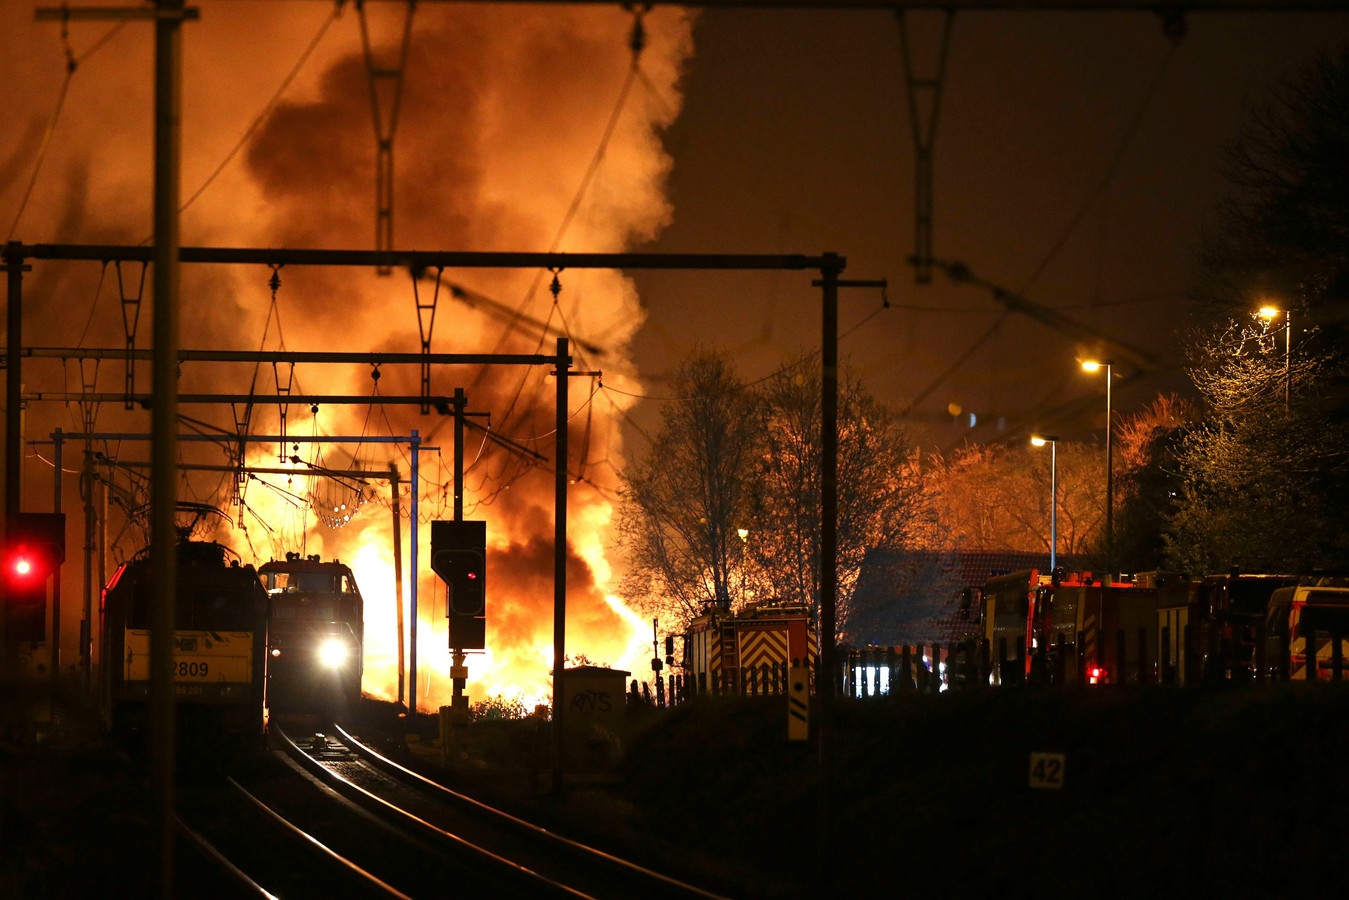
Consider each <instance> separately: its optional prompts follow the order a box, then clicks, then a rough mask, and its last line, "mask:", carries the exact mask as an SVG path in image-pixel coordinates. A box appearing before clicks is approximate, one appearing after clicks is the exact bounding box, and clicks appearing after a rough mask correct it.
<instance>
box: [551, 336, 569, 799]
mask: <svg viewBox="0 0 1349 900" xmlns="http://www.w3.org/2000/svg"><path fill="white" fill-rule="evenodd" d="M570 368H571V360H570V359H569V358H568V356H567V339H566V338H558V339H557V369H556V371H555V372H554V375H555V376H556V378H557V434H556V435H555V436H554V441H555V447H556V450H555V453H556V459H555V460H554V461H553V466H554V469H555V472H554V478H553V490H554V502H553V508H554V513H553V793H559V792H561V790H562V771H563V768H564V767H565V757H566V751H565V746H564V744H563V739H562V738H563V728H564V727H565V722H566V705H565V703H564V699H565V697H566V694H565V693H564V692H563V688H562V681H563V674H562V673H563V671H564V670H565V669H566V656H567V403H568V400H567V379H568V378H569V377H570V374H571V373H570Z"/></svg>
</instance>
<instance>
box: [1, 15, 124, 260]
mask: <svg viewBox="0 0 1349 900" xmlns="http://www.w3.org/2000/svg"><path fill="white" fill-rule="evenodd" d="M126 24H127V23H126V22H118V23H117V24H115V25H113V26H112V27H111V28H109V29H108V30H107V31H106V32H105V33H104V35H103V37H101V38H99V39H98V40H97V41H95V42H94V43H93V44H92V45H91V46H90V47H89V49H88V50H86V51H85V52H84V55H83V56H79V57H77V56H76V55H75V51H74V49H73V48H72V47H71V46H70V17H69V11H68V10H67V14H66V15H65V16H63V17H62V19H61V48H62V50H63V51H64V53H65V59H66V75H65V78H64V79H63V80H62V81H61V89H60V91H59V92H58V93H57V95H56V107H55V109H53V110H52V114H51V116H50V117H48V119H47V128H46V130H45V131H44V132H43V135H42V144H41V146H39V148H38V153H37V160H36V161H35V162H34V163H33V171H32V174H31V175H30V176H29V178H28V186H27V187H26V188H24V192H23V198H22V199H21V200H20V201H19V208H18V210H17V211H16V212H15V213H14V221H13V222H11V223H10V226H9V233H8V235H7V236H6V237H5V240H6V241H12V240H14V233H15V231H17V230H18V227H19V221H20V220H21V219H22V218H23V213H24V210H26V209H27V208H28V201H29V200H30V199H31V198H32V196H33V188H34V186H36V185H37V179H38V175H39V174H40V173H41V172H42V164H43V163H44V162H45V161H46V159H47V151H48V150H49V149H50V148H51V143H52V136H53V135H54V134H55V133H56V126H57V123H58V122H59V121H60V119H61V110H62V108H64V106H65V103H66V95H67V94H68V93H69V92H70V82H71V80H72V79H74V77H75V70H76V69H78V68H79V67H80V63H82V62H84V61H85V60H87V59H88V58H89V57H91V56H93V55H94V54H95V53H97V52H98V51H99V50H101V49H102V48H103V46H104V45H105V44H107V43H108V41H110V40H112V38H113V36H114V35H116V34H117V33H118V32H119V31H121V30H122V29H123V28H124V27H126Z"/></svg>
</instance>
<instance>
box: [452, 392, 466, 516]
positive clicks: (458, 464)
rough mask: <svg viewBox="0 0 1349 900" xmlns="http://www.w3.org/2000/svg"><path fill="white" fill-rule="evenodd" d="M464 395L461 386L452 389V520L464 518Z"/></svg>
mask: <svg viewBox="0 0 1349 900" xmlns="http://www.w3.org/2000/svg"><path fill="white" fill-rule="evenodd" d="M466 402H467V400H466V399H465V397H464V389H463V388H455V389H454V520H455V521H456V522H462V521H463V520H464V404H465V403H466Z"/></svg>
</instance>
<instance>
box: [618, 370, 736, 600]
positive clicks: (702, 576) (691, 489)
mask: <svg viewBox="0 0 1349 900" xmlns="http://www.w3.org/2000/svg"><path fill="white" fill-rule="evenodd" d="M673 384H674V390H675V391H676V392H677V393H678V394H679V399H677V400H675V401H672V402H671V403H670V404H669V405H668V406H667V407H666V408H665V410H664V413H663V423H662V426H661V429H660V431H659V433H658V434H657V435H656V437H655V439H654V442H653V444H652V446H651V448H650V450H649V451H648V452H647V454H646V456H645V457H644V458H643V459H642V460H640V461H639V462H637V463H636V464H635V465H632V466H630V467H629V469H628V471H627V473H626V475H625V478H624V482H625V483H624V488H623V506H622V509H621V511H620V514H619V519H618V535H619V539H620V541H621V542H622V545H623V550H624V551H625V553H626V554H627V558H628V562H629V571H628V574H627V575H626V577H625V578H624V581H623V584H622V587H621V591H622V593H623V595H624V596H625V598H626V599H627V600H628V601H629V602H631V603H633V604H634V605H635V606H637V607H638V608H640V609H642V610H643V611H645V612H647V613H648V614H652V615H658V616H661V617H665V618H670V619H673V620H674V621H676V622H679V623H684V622H687V621H688V620H689V619H691V618H693V617H694V616H696V615H698V614H700V613H701V612H703V611H704V610H706V609H707V608H709V607H720V608H722V609H729V608H730V606H731V604H732V601H733V600H735V599H737V598H738V597H739V596H741V594H742V591H743V585H744V582H745V580H746V578H747V572H746V565H747V563H748V560H747V558H746V554H745V552H744V541H743V540H742V538H741V537H740V530H741V529H743V528H746V527H747V526H748V524H749V520H750V515H751V510H750V498H751V480H752V478H753V475H754V463H755V460H756V458H757V456H758V454H759V453H760V446H761V438H762V433H763V429H762V416H761V413H760V410H759V408H758V406H757V404H756V402H755V400H754V397H753V395H752V393H751V392H750V391H749V389H748V388H747V387H746V386H745V385H744V383H743V382H742V381H740V379H739V378H738V377H737V375H736V374H735V371H734V368H733V366H732V365H731V363H730V362H729V361H728V360H727V359H726V358H725V357H724V356H721V355H718V354H714V353H707V352H697V353H695V354H694V355H693V356H691V357H690V358H689V359H688V360H687V361H685V362H684V364H683V365H682V366H681V367H680V369H679V372H678V374H677V375H676V377H675V380H674V383H673Z"/></svg>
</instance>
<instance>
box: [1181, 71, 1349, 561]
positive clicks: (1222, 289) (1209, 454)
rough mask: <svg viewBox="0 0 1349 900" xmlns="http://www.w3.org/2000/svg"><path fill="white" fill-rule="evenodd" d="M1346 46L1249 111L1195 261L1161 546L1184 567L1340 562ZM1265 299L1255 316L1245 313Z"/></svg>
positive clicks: (1345, 533) (1343, 542)
mask: <svg viewBox="0 0 1349 900" xmlns="http://www.w3.org/2000/svg"><path fill="white" fill-rule="evenodd" d="M1346 159H1349V48H1342V49H1340V50H1338V51H1335V52H1331V53H1327V54H1325V55H1323V56H1322V57H1321V58H1320V59H1319V60H1317V61H1316V62H1315V63H1314V64H1313V65H1312V66H1310V67H1309V68H1307V69H1305V70H1303V71H1302V72H1300V73H1298V74H1296V75H1295V76H1294V77H1293V78H1291V79H1289V80H1288V81H1286V82H1285V83H1284V84H1282V85H1281V86H1280V87H1279V88H1278V89H1277V90H1276V91H1275V92H1274V93H1273V95H1272V97H1271V99H1270V100H1269V101H1268V102H1267V103H1265V104H1264V105H1262V106H1261V107H1259V108H1257V109H1255V110H1254V111H1253V112H1252V113H1251V115H1250V118H1249V121H1248V122H1247V125H1246V127H1245V129H1244V131H1243V133H1242V134H1241V135H1240V137H1239V138H1238V139H1237V140H1236V141H1235V142H1234V143H1233V144H1232V146H1231V147H1230V149H1229V156H1228V162H1229V164H1228V167H1227V171H1226V172H1225V174H1226V176H1227V178H1228V180H1229V181H1230V182H1231V184H1232V186H1233V191H1232V195H1231V197H1230V199H1229V200H1228V201H1227V203H1226V204H1225V205H1224V206H1223V209H1222V212H1223V216H1222V220H1221V226H1220V229H1219V231H1218V232H1216V234H1215V235H1213V236H1212V237H1210V239H1209V241H1208V243H1207V246H1206V248H1205V253H1204V255H1203V259H1202V268H1201V272H1200V275H1201V278H1200V279H1199V281H1198V283H1199V285H1200V289H1199V297H1200V299H1201V300H1202V301H1204V303H1205V306H1206V308H1207V310H1208V311H1209V312H1210V313H1211V314H1212V315H1213V318H1214V320H1215V321H1217V322H1218V323H1219V324H1217V325H1214V326H1210V327H1208V328H1206V329H1204V330H1202V331H1200V332H1199V333H1198V334H1197V336H1196V338H1195V340H1193V341H1192V342H1191V346H1192V348H1193V349H1192V357H1193V358H1192V366H1191V369H1190V374H1191V376H1192V378H1193V380H1194V382H1195V385H1196V387H1197V388H1198V390H1199V392H1200V394H1201V395H1202V397H1203V399H1204V401H1205V409H1204V410H1203V419H1202V421H1201V422H1200V423H1199V424H1197V425H1196V426H1195V427H1194V428H1193V429H1191V430H1190V431H1189V432H1188V434H1187V435H1186V436H1185V438H1184V440H1183V442H1182V443H1181V445H1180V450H1179V453H1178V458H1177V462H1178V464H1179V469H1180V473H1181V476H1182V479H1183V488H1182V490H1181V492H1180V497H1179V499H1178V502H1177V507H1176V511H1175V514H1174V516H1173V518H1172V521H1171V527H1170V529H1169V531H1168V534H1167V547H1168V552H1169V554H1170V556H1171V559H1172V562H1173V563H1174V564H1175V565H1177V566H1180V567H1182V568H1185V569H1188V570H1190V571H1196V572H1198V571H1204V572H1212V571H1226V570H1227V568H1228V567H1230V566H1232V565H1241V566H1243V567H1246V568H1248V569H1256V570H1264V571H1293V572H1295V571H1301V570H1306V569H1309V568H1342V567H1344V566H1345V565H1346V564H1349V512H1347V511H1349V466H1347V465H1346V448H1349V377H1346V376H1349V365H1347V362H1349V357H1346V353H1345V346H1346V343H1347V342H1349V341H1347V339H1349V334H1346V331H1347V330H1349V329H1347V328H1346V325H1347V324H1349V166H1346V165H1345V160H1346ZM1262 305H1270V306H1274V307H1277V308H1278V310H1280V312H1279V313H1278V314H1277V317H1276V318H1274V319H1273V320H1272V321H1270V322H1267V323H1266V322H1262V321H1261V320H1259V319H1256V318H1254V317H1253V316H1252V314H1251V313H1252V311H1253V310H1254V309H1256V308H1257V307H1259V306H1262Z"/></svg>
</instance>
